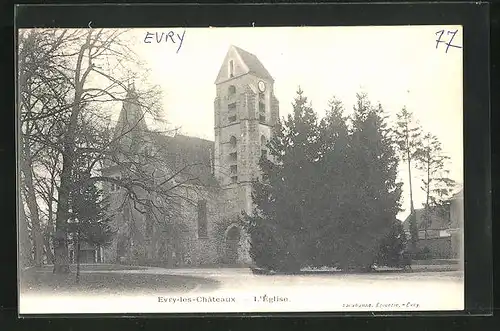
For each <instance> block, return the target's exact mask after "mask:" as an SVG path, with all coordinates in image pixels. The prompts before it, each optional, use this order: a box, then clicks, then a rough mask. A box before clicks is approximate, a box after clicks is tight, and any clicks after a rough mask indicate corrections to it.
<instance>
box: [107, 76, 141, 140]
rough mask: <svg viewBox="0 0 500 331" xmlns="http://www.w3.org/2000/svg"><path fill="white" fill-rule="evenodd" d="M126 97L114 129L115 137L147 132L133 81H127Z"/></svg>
mask: <svg viewBox="0 0 500 331" xmlns="http://www.w3.org/2000/svg"><path fill="white" fill-rule="evenodd" d="M126 91H127V95H126V97H125V100H123V105H122V109H121V111H120V116H119V118H118V123H117V124H116V128H115V136H119V135H123V134H126V135H128V134H129V133H133V132H135V133H141V132H142V133H144V132H146V131H148V127H147V125H146V121H145V119H144V111H143V110H142V107H141V105H140V100H139V95H138V94H137V91H136V89H135V83H134V81H133V80H132V81H131V80H130V79H127V90H126Z"/></svg>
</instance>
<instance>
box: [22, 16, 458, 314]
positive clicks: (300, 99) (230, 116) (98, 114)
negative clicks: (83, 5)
mask: <svg viewBox="0 0 500 331" xmlns="http://www.w3.org/2000/svg"><path fill="white" fill-rule="evenodd" d="M462 48H463V44H462V27H461V26H449V25H445V26H438V25H418V26H411V25H410V26H350V27H245V28H213V27H207V28H178V27H176V28H169V27H165V28H133V29H97V28H93V27H92V26H89V28H86V29H62V28H57V29H20V30H19V31H18V53H17V61H18V68H17V69H18V70H17V71H18V72H17V74H18V76H17V88H18V98H17V107H18V108H17V118H18V123H19V126H18V162H19V163H18V164H19V169H18V175H19V176H18V187H19V190H18V192H19V196H18V239H19V244H18V254H19V272H18V274H19V313H20V314H21V315H23V314H77V313H78V314H85V313H119V314H123V313H268V312H380V311H383V312H394V311H396V312H415V311H444V310H447V311H450V310H463V309H464V305H465V303H464V277H463V271H464V263H463V261H464V248H463V247H464V240H463V238H464V234H463V232H464V231H463V230H464V226H463V224H464V222H463V219H464V212H463V175H464V169H463V157H464V156H463V78H462V77H463V72H462V71H463V70H462V68H463V52H462Z"/></svg>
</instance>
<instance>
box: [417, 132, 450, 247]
mask: <svg viewBox="0 0 500 331" xmlns="http://www.w3.org/2000/svg"><path fill="white" fill-rule="evenodd" d="M416 160H417V168H418V169H420V170H421V171H422V172H423V173H424V178H423V179H422V184H423V185H422V187H421V188H422V190H423V191H424V192H425V205H424V230H425V237H426V238H427V229H428V227H429V225H430V223H431V214H432V213H438V214H442V215H445V214H447V213H446V210H447V202H448V200H449V199H450V198H451V195H452V193H453V189H454V188H455V186H456V183H455V181H454V180H453V179H451V178H450V177H449V170H448V169H447V167H446V162H447V161H448V160H449V156H447V155H445V154H444V153H443V149H442V146H441V142H440V141H439V139H438V138H437V137H436V136H435V135H433V134H431V133H427V134H425V136H424V137H423V140H422V146H421V148H420V149H419V150H418V152H417V154H416Z"/></svg>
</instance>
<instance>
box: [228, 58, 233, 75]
mask: <svg viewBox="0 0 500 331" xmlns="http://www.w3.org/2000/svg"><path fill="white" fill-rule="evenodd" d="M232 77H234V61H233V60H230V61H229V78H232Z"/></svg>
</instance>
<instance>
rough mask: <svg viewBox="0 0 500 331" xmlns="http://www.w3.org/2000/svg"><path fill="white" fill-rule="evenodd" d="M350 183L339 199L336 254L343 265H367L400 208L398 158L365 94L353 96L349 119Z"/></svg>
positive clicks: (377, 111)
mask: <svg viewBox="0 0 500 331" xmlns="http://www.w3.org/2000/svg"><path fill="white" fill-rule="evenodd" d="M352 124H353V129H352V146H351V153H352V158H351V159H350V160H349V162H350V167H351V169H352V173H351V176H350V177H349V180H350V182H351V183H352V185H351V188H350V190H349V198H348V199H346V200H345V201H344V203H345V206H346V209H347V210H348V212H346V215H344V216H343V217H342V218H341V219H340V221H341V223H340V224H339V229H342V234H341V236H339V239H338V241H337V247H338V249H337V254H336V256H337V257H338V258H339V260H340V265H341V266H342V268H343V269H349V268H356V269H360V268H362V269H365V268H370V267H371V266H372V265H373V263H374V262H375V260H376V256H377V255H378V249H379V247H380V243H381V241H382V240H383V238H384V237H385V236H387V234H388V233H389V232H390V229H391V227H392V222H393V220H394V219H395V218H396V215H397V213H398V212H399V210H400V204H399V199H400V196H401V185H402V184H401V183H398V182H397V170H398V159H397V157H396V151H395V149H394V142H393V139H392V138H391V136H390V132H389V129H388V127H387V123H386V117H385V116H384V113H383V109H382V106H381V105H378V107H373V106H372V105H371V103H370V101H369V100H368V97H367V96H366V94H358V95H357V104H356V105H355V107H354V114H353V118H352Z"/></svg>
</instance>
